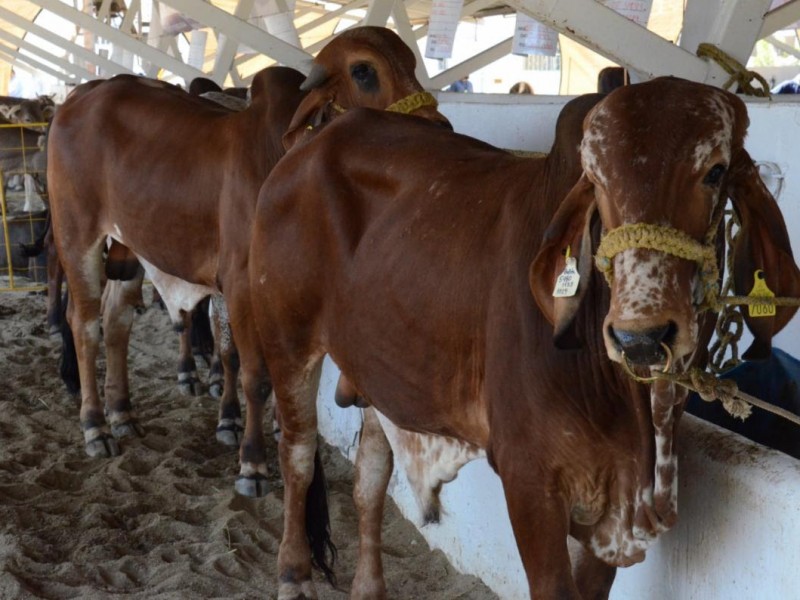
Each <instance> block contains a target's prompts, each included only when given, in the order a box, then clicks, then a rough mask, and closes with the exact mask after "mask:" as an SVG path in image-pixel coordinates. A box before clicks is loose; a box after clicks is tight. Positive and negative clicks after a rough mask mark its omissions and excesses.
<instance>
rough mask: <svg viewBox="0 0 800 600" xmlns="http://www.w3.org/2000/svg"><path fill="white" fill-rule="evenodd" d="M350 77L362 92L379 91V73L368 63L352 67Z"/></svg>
mask: <svg viewBox="0 0 800 600" xmlns="http://www.w3.org/2000/svg"><path fill="white" fill-rule="evenodd" d="M350 75H351V76H352V77H353V80H354V81H355V82H356V85H358V87H359V88H361V90H363V91H365V92H376V91H377V90H378V87H379V86H378V73H377V72H376V71H375V68H374V67H373V66H372V65H370V64H368V63H358V64H355V65H353V66H352V67H350Z"/></svg>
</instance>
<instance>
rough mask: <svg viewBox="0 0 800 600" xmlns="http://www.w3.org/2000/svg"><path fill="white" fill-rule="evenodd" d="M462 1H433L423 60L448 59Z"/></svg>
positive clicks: (451, 52)
mask: <svg viewBox="0 0 800 600" xmlns="http://www.w3.org/2000/svg"><path fill="white" fill-rule="evenodd" d="M463 5H464V0H433V4H432V5H431V16H430V20H429V22H428V41H427V43H426V44H425V58H450V57H451V56H452V55H453V41H454V40H455V38H456V29H458V20H459V19H460V18H461V8H462V6H463Z"/></svg>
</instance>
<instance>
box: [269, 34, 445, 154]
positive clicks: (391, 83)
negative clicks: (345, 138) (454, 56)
mask: <svg viewBox="0 0 800 600" xmlns="http://www.w3.org/2000/svg"><path fill="white" fill-rule="evenodd" d="M415 68H416V58H415V57H414V53H413V52H412V51H411V49H410V48H409V47H408V46H406V44H405V43H404V42H403V41H402V40H401V39H400V37H399V36H398V35H397V34H396V33H394V32H393V31H391V30H389V29H386V28H384V27H354V28H353V29H348V30H346V31H344V32H342V33H340V34H339V35H338V36H336V37H335V38H334V39H333V40H332V41H331V42H330V43H329V44H328V45H327V46H325V47H324V48H323V49H322V50H321V51H320V53H319V55H318V56H317V57H316V58H315V59H314V63H313V65H312V68H311V72H310V73H309V74H308V77H307V78H306V80H305V81H304V82H303V84H302V86H301V89H303V90H305V91H307V92H308V95H307V96H306V97H305V98H304V99H303V101H302V103H301V104H300V106H299V107H298V109H297V112H296V113H295V116H294V119H292V123H291V124H290V125H289V129H288V131H287V132H286V135H285V136H284V146H285V147H286V148H287V149H288V148H290V147H291V146H292V145H294V143H295V142H296V141H297V139H299V138H300V137H301V136H302V135H303V133H304V132H305V131H306V130H307V129H308V128H314V127H317V126H319V125H321V124H322V123H324V122H326V121H329V120H330V119H331V118H333V117H335V116H336V115H337V114H338V113H340V112H342V111H344V110H347V109H349V108H354V107H357V106H358V107H366V108H376V109H379V110H384V109H387V108H389V109H390V110H393V109H396V110H397V112H410V113H413V114H415V115H417V116H420V117H424V118H427V119H430V120H432V121H435V122H439V123H442V124H444V125H447V126H448V127H449V126H450V123H449V122H448V121H447V119H446V118H445V117H444V116H443V115H442V114H440V113H439V111H437V110H436V106H437V104H436V101H435V99H434V98H433V97H432V96H431V95H430V94H427V93H426V92H425V91H424V90H423V88H422V86H421V85H420V83H419V81H417V78H416V76H415V74H414V69H415ZM398 103H403V104H401V105H398Z"/></svg>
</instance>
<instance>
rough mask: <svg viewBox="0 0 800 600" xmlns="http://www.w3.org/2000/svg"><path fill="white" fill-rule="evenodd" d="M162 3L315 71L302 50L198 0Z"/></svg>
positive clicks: (165, 0) (282, 59) (272, 55)
mask: <svg viewBox="0 0 800 600" xmlns="http://www.w3.org/2000/svg"><path fill="white" fill-rule="evenodd" d="M48 1H50V0H48ZM162 3H163V4H168V5H169V6H171V7H172V8H175V9H177V10H179V11H181V12H182V13H185V14H187V15H190V16H191V17H193V18H195V19H197V20H198V21H199V22H201V23H203V24H205V25H208V26H213V27H214V29H216V30H217V31H219V32H220V33H224V34H225V35H227V36H231V37H233V38H234V39H237V40H239V42H240V43H242V44H246V45H247V46H249V47H251V48H252V49H253V50H256V51H257V52H261V53H262V54H265V55H267V56H269V57H270V58H274V59H275V60H276V61H278V62H279V63H282V64H284V65H287V66H290V67H294V68H295V69H297V70H298V71H301V72H303V73H306V74H307V73H308V72H309V70H310V69H311V57H310V56H309V55H308V54H306V53H305V52H303V51H302V50H300V49H299V48H295V47H294V46H292V45H291V44H287V43H286V42H284V41H283V40H281V39H279V38H277V37H275V36H274V35H270V34H269V33H267V32H266V31H264V30H263V29H259V28H258V27H255V26H254V25H250V23H247V22H245V21H242V20H241V19H237V18H236V17H234V16H233V15H231V14H229V13H227V12H225V11H224V10H221V9H219V8H216V7H215V6H212V5H211V4H207V3H205V2H197V0H162Z"/></svg>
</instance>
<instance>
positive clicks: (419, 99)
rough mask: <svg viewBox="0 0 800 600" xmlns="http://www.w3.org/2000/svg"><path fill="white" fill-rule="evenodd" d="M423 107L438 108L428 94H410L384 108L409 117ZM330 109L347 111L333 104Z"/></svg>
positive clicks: (434, 99)
mask: <svg viewBox="0 0 800 600" xmlns="http://www.w3.org/2000/svg"><path fill="white" fill-rule="evenodd" d="M425 106H431V107H433V108H436V107H437V106H439V102H437V100H436V98H434V97H433V94H431V93H430V92H416V93H414V94H411V95H410V96H406V97H405V98H401V99H400V100H398V101H397V102H395V103H394V104H390V105H389V106H387V107H386V110H387V111H389V112H396V113H402V114H404V115H410V114H411V113H413V112H415V111H418V110H419V109H420V108H424V107H425ZM331 107H332V108H333V109H334V110H335V111H337V112H340V113H343V112H345V111H346V110H347V109H346V108H344V107H343V106H342V105H341V104H338V103H336V102H333V103H332V104H331Z"/></svg>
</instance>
